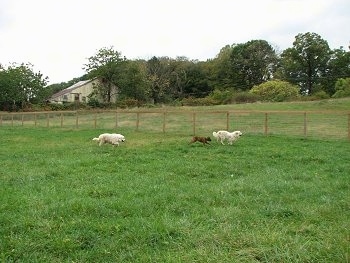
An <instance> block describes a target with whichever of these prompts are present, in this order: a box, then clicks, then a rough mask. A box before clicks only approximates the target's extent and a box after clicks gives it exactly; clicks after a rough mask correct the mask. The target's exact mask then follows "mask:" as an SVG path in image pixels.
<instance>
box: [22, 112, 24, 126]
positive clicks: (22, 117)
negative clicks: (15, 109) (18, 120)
mask: <svg viewBox="0 0 350 263" xmlns="http://www.w3.org/2000/svg"><path fill="white" fill-rule="evenodd" d="M23 125H24V115H23V114H22V126H23Z"/></svg>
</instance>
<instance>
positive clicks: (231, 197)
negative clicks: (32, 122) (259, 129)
mask: <svg viewBox="0 0 350 263" xmlns="http://www.w3.org/2000/svg"><path fill="white" fill-rule="evenodd" d="M99 132H100V131H96V130H61V129H40V128H34V129H21V128H16V129H11V128H1V129H0V136H1V138H2V140H1V141H0V148H1V152H0V163H1V166H0V181H1V186H0V199H1V200H2V201H1V203H0V211H1V213H0V237H1V238H0V240H1V242H0V258H1V259H2V260H3V261H5V262H11V261H19V262H346V261H348V260H349V257H350V250H349V247H350V243H349V242H350V238H349V227H350V222H349V218H350V188H349V171H350V156H349V150H350V146H349V144H348V142H344V141H319V140H302V139H295V138H286V137H273V136H272V137H260V136H246V137H243V138H241V140H240V141H238V142H237V143H236V144H235V145H234V146H227V145H226V146H221V145H219V144H216V143H213V145H212V146H211V147H203V146H202V145H200V144H194V145H188V140H189V138H183V137H179V136H176V135H174V134H166V135H164V134H154V133H153V134H143V133H135V132H133V131H128V130H125V131H122V132H123V133H125V134H126V135H127V142H126V143H125V144H123V145H122V146H120V147H119V148H114V149H113V148H112V147H110V145H105V146H103V147H98V146H96V144H95V143H93V142H92V141H91V138H92V137H94V136H95V135H96V134H98V133H99Z"/></svg>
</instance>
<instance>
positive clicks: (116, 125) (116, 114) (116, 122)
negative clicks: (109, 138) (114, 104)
mask: <svg viewBox="0 0 350 263" xmlns="http://www.w3.org/2000/svg"><path fill="white" fill-rule="evenodd" d="M115 128H116V129H117V128H118V111H115Z"/></svg>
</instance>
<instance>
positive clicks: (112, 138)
mask: <svg viewBox="0 0 350 263" xmlns="http://www.w3.org/2000/svg"><path fill="white" fill-rule="evenodd" d="M92 140H93V141H98V142H99V146H101V145H102V144H105V143H109V144H112V145H113V147H114V146H115V145H117V146H119V142H125V137H124V135H121V134H118V133H102V134H100V135H99V136H98V137H97V138H93V139H92Z"/></svg>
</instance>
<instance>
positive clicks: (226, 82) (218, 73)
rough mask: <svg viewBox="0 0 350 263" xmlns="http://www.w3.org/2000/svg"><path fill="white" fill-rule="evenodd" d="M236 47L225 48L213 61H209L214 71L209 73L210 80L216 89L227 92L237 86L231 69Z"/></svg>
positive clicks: (227, 46)
mask: <svg viewBox="0 0 350 263" xmlns="http://www.w3.org/2000/svg"><path fill="white" fill-rule="evenodd" d="M235 46H236V45H235V44H233V45H231V46H230V45H226V46H224V47H223V48H221V50H220V52H219V54H218V55H217V56H216V57H215V58H214V59H213V60H211V61H207V63H208V64H210V67H211V69H212V71H211V72H208V73H209V80H210V83H211V85H212V86H214V88H216V89H220V90H227V89H232V88H234V86H235V81H234V79H233V78H232V69H231V53H232V51H233V49H234V47H235Z"/></svg>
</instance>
